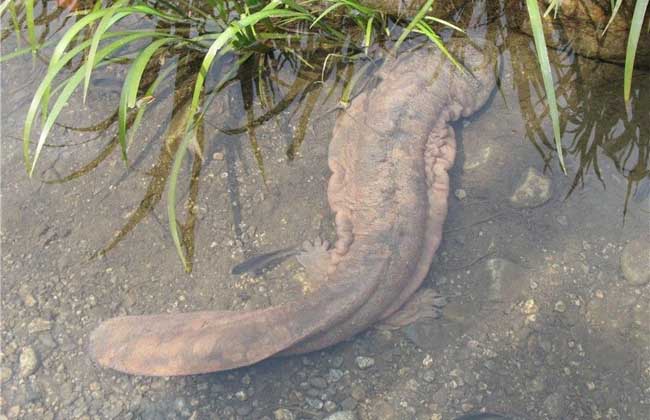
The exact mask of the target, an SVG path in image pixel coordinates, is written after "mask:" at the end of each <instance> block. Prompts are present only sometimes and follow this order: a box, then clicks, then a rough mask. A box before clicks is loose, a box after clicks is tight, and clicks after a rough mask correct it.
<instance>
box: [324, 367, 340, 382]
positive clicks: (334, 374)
mask: <svg viewBox="0 0 650 420" xmlns="http://www.w3.org/2000/svg"><path fill="white" fill-rule="evenodd" d="M343 375H344V373H343V371H342V370H340V369H330V370H329V372H328V373H327V382H329V383H331V384H332V383H334V382H338V381H340V380H341V378H342V377H343Z"/></svg>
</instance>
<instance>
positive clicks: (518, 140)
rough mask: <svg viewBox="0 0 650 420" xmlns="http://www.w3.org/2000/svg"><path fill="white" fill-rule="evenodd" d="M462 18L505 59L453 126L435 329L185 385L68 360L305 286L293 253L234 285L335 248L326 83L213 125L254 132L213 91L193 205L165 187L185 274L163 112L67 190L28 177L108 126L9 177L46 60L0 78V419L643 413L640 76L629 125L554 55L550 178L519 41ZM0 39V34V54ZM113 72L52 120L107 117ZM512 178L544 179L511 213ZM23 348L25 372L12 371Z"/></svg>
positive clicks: (87, 153)
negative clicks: (270, 257)
mask: <svg viewBox="0 0 650 420" xmlns="http://www.w3.org/2000/svg"><path fill="white" fill-rule="evenodd" d="M475 21H476V22H477V23H476V25H475V27H474V28H473V29H472V31H470V35H471V36H473V37H479V38H480V37H484V38H488V39H493V40H496V42H497V44H498V45H499V46H500V48H501V50H502V57H501V59H502V60H501V69H500V84H499V91H498V92H496V93H495V94H494V96H493V98H492V99H491V101H490V102H489V103H488V105H487V106H486V107H485V108H484V109H483V110H482V111H481V112H480V113H478V114H477V115H475V116H473V117H472V118H471V119H470V120H466V121H463V122H461V123H459V124H457V125H456V126H455V127H456V130H457V139H458V141H459V153H458V156H457V160H456V163H455V166H454V168H453V169H452V172H451V182H452V188H451V190H452V192H451V194H450V202H449V217H448V219H447V222H446V224H445V236H444V239H443V243H442V245H441V247H440V248H439V250H438V253H437V256H436V260H435V262H434V264H433V266H432V269H431V272H430V273H429V276H428V278H427V280H426V284H425V287H436V288H437V289H438V290H439V291H440V292H442V293H443V294H444V295H446V296H448V298H449V301H450V302H449V303H448V304H447V306H446V307H445V308H444V309H443V314H442V318H441V319H438V320H430V319H425V320H421V321H418V322H417V323H415V324H413V325H410V326H408V327H406V328H403V329H401V330H397V331H385V330H374V329H373V330H370V331H368V332H367V333H364V334H361V335H360V336H358V337H356V338H354V339H353V340H350V341H347V342H345V343H341V344H339V345H337V346H335V347H333V348H330V349H327V350H324V351H320V352H317V353H313V354H309V355H306V356H303V357H289V358H283V359H274V360H268V361H264V362H262V363H259V364H257V365H255V366H252V367H248V368H243V369H238V370H234V371H231V372H226V373H218V374H210V375H198V376H194V377H186V378H153V379H152V378H142V377H133V376H127V375H123V374H120V373H116V372H113V371H109V370H102V369H99V368H98V367H96V366H94V365H93V364H92V362H91V361H90V359H89V358H88V355H87V353H86V344H87V337H88V334H89V332H90V331H91V330H92V329H93V328H94V327H95V326H96V325H97V324H98V323H99V322H100V321H101V320H104V319H107V318H109V317H113V316H117V315H123V314H143V313H157V312H178V311H190V310H198V309H230V310H243V309H252V308H258V307H264V306H267V305H269V304H276V303H279V302H283V301H287V300H289V299H293V298H296V297H298V296H301V295H302V294H303V293H304V292H305V291H306V290H309V287H310V284H309V283H308V280H307V279H306V278H305V275H304V273H303V272H302V271H301V269H300V268H299V266H298V264H297V263H296V261H295V259H289V260H288V261H286V262H284V263H283V264H281V265H279V266H277V267H275V268H273V269H272V270H269V271H268V272H266V273H265V274H264V275H263V276H259V277H250V276H244V277H239V276H232V275H231V274H230V270H231V268H232V267H233V266H234V265H235V264H237V263H239V262H241V261H243V260H245V259H246V258H247V257H250V256H254V255H257V254H260V253H262V252H267V251H272V250H277V249H281V248H286V247H288V246H293V245H296V244H299V243H301V242H302V241H303V240H304V239H310V238H314V237H317V236H321V237H326V238H330V239H331V238H332V221H331V214H330V212H329V208H328V206H327V201H326V196H325V190H326V181H327V178H328V177H329V171H328V169H327V162H326V158H327V145H328V142H329V139H330V136H331V129H332V127H333V125H334V122H335V117H336V114H337V112H339V111H337V107H338V103H337V101H338V98H339V95H340V91H341V86H340V85H336V84H335V83H334V81H333V80H332V79H333V78H329V79H327V80H325V81H324V83H323V84H320V83H317V81H318V77H319V75H318V74H317V75H316V77H314V75H313V74H312V73H310V72H303V73H301V74H299V75H296V73H295V72H294V71H292V70H291V68H290V66H289V65H285V66H283V67H282V68H281V69H280V71H279V80H280V82H281V83H279V84H278V86H279V89H280V93H281V94H284V95H286V94H287V92H289V91H291V86H292V85H294V83H295V86H296V89H297V91H298V92H303V90H304V92H305V93H304V94H299V95H298V99H302V100H298V99H296V100H294V101H292V102H291V104H290V105H289V106H288V107H287V108H286V109H285V110H283V111H281V112H279V113H278V114H277V115H274V116H273V117H272V118H270V119H269V120H268V121H266V122H265V123H264V124H262V125H260V126H258V127H256V129H255V135H254V136H251V135H249V132H247V131H246V130H239V131H243V132H237V133H232V131H231V133H232V134H227V130H224V128H233V127H245V126H246V125H247V121H249V120H251V119H254V118H255V117H257V116H259V115H262V114H263V113H264V112H265V110H264V108H263V106H262V105H260V104H259V103H254V104H252V108H251V112H252V115H253V118H251V113H250V112H249V113H247V112H246V111H245V110H244V104H245V103H247V101H248V99H247V95H248V94H247V93H246V89H250V87H246V86H245V83H244V82H242V83H241V84H238V83H233V84H232V85H230V86H229V87H228V88H227V89H226V90H225V91H224V93H223V94H222V95H220V96H218V97H217V99H215V101H214V102H213V104H212V105H211V107H210V110H209V112H208V117H207V118H206V121H207V123H206V126H205V145H204V150H203V164H202V165H201V167H200V172H199V169H198V168H197V167H195V168H194V170H195V173H194V177H195V178H196V180H197V182H196V183H195V185H194V190H193V189H192V187H191V186H190V182H189V179H190V173H191V171H192V170H193V169H192V168H191V166H190V165H189V164H188V165H187V167H186V168H185V172H184V177H182V180H183V181H182V182H181V184H182V187H181V192H180V193H179V197H181V198H182V200H185V199H186V198H187V197H188V196H189V197H192V198H193V205H192V206H190V207H191V208H192V210H193V212H192V214H195V216H196V228H195V238H194V259H193V272H192V273H191V274H185V273H184V271H183V267H182V265H181V264H180V262H179V260H178V258H177V256H176V252H175V250H174V246H173V244H172V241H171V238H170V235H169V232H168V226H167V218H166V217H167V216H166V208H165V195H164V187H165V185H164V182H165V179H166V175H165V174H166V171H168V166H169V159H168V153H169V151H168V150H169V147H172V146H170V141H169V140H167V141H165V140H164V139H165V138H166V137H165V130H166V122H167V121H169V119H170V114H171V113H172V108H173V97H172V96H167V97H165V96H162V97H161V98H160V99H159V100H157V101H156V106H154V107H152V108H151V110H150V113H149V114H148V115H147V117H146V118H145V122H144V123H143V125H142V127H141V129H140V131H139V132H138V135H137V137H136V140H135V141H134V144H133V146H132V149H131V150H130V152H129V153H130V156H132V160H131V165H130V166H129V168H128V169H125V166H124V164H123V162H122V161H121V160H120V157H119V153H117V151H116V152H114V153H112V154H110V155H109V156H108V157H107V158H106V159H105V160H103V161H102V162H101V163H100V164H99V165H98V166H97V168H96V169H94V170H92V171H90V172H89V173H87V174H85V175H84V176H81V177H79V178H77V179H74V180H72V181H69V182H65V183H60V184H48V183H45V182H44V181H45V180H52V179H55V178H61V177H64V176H66V175H67V174H69V173H71V172H73V171H74V170H75V169H77V168H80V167H82V166H83V165H85V164H87V163H88V162H90V161H92V160H93V159H95V158H96V156H97V155H98V153H99V152H100V150H101V149H102V148H103V147H105V146H106V145H107V144H108V143H109V142H110V140H111V138H112V133H114V131H110V130H109V131H108V132H106V133H83V132H78V131H75V130H72V129H66V128H63V127H58V128H57V129H56V130H55V131H54V132H53V135H52V137H51V139H50V141H51V142H52V144H57V145H65V144H74V145H73V146H69V147H57V148H55V147H51V148H47V149H46V150H45V151H44V153H43V155H44V156H43V160H42V161H41V162H40V166H39V168H40V169H39V170H38V171H37V173H36V176H35V178H34V179H32V180H30V179H28V178H27V176H26V175H25V171H24V165H23V161H22V148H21V143H20V141H19V138H20V137H21V134H22V124H23V118H24V115H25V113H26V109H27V107H28V105H29V100H30V98H31V94H32V93H33V92H34V90H35V89H36V85H35V82H36V81H38V80H39V77H42V75H43V74H44V65H43V64H42V62H40V61H38V60H36V61H34V62H33V61H32V59H31V57H23V58H18V59H15V60H12V61H9V62H7V63H3V65H2V80H1V82H2V113H1V114H2V117H1V118H2V119H1V120H0V123H1V127H2V157H1V159H2V161H1V162H2V238H1V239H2V286H3V287H2V309H3V328H2V358H3V359H2V365H3V367H2V372H1V373H2V382H3V386H2V414H3V415H5V416H7V417H18V418H26V419H36V418H38V419H49V418H56V419H68V418H115V419H123V418H124V419H128V418H134V419H135V418H144V419H159V418H170V419H173V418H193V419H204V418H205V419H212V418H219V419H221V418H224V419H227V418H241V419H261V418H265V416H266V418H286V419H289V418H296V419H320V418H324V417H326V416H327V415H329V414H330V413H332V412H337V411H351V412H353V415H354V416H356V418H359V419H427V420H428V419H451V418H453V417H454V416H457V415H461V414H463V413H466V412H473V411H479V410H483V409H485V410H487V411H490V412H498V413H503V414H507V415H510V416H512V417H514V418H526V419H547V418H558V419H559V418H561V419H585V418H594V419H598V418H611V419H615V418H622V419H645V418H650V311H649V310H648V308H649V307H650V306H648V303H649V300H650V289H649V288H648V287H649V286H648V285H647V284H634V283H633V282H632V281H630V280H629V278H628V277H629V276H628V277H626V276H625V275H624V274H623V272H622V269H621V263H620V259H621V255H622V254H623V253H624V251H625V250H626V247H628V250H629V245H628V244H630V243H632V242H634V241H639V240H640V241H642V242H641V243H647V241H648V237H649V234H650V226H649V223H648V218H649V214H650V198H649V194H648V190H649V188H648V183H649V182H650V181H649V175H648V174H649V172H650V166H649V163H648V149H649V147H648V142H649V141H650V120H649V119H648V111H647V110H648V109H650V98H649V97H648V96H647V95H643V94H642V93H647V92H650V73H648V72H647V71H643V70H637V71H636V73H635V80H634V89H635V95H634V96H635V97H634V100H633V102H632V106H631V110H629V111H626V109H625V106H624V103H623V101H622V99H621V95H622V87H621V86H622V68H621V67H619V66H617V65H613V64H607V63H602V62H596V61H592V60H587V59H584V58H580V57H576V56H574V55H572V54H571V53H570V52H553V53H552V54H551V55H552V57H551V58H552V60H553V62H554V66H555V69H556V70H557V73H556V80H558V79H561V80H562V84H561V85H559V92H560V94H559V102H560V104H561V106H562V114H563V117H564V118H565V121H566V126H565V128H564V136H563V144H564V145H565V147H566V148H567V150H566V160H567V168H568V174H567V175H566V176H565V175H563V174H562V173H561V171H560V169H559V165H558V162H557V158H556V155H555V153H554V152H553V149H552V145H551V144H550V143H549V141H547V143H545V142H544V140H543V139H540V135H541V136H545V138H546V139H551V138H552V130H551V129H550V124H549V123H548V122H547V121H546V120H545V119H540V116H545V113H544V103H543V101H541V100H540V93H539V92H541V88H540V86H541V84H540V82H539V78H538V77H537V76H536V74H537V64H536V61H535V57H534V51H533V45H532V40H531V39H530V38H529V37H527V36H525V35H522V34H519V33H517V32H514V31H507V30H505V29H504V28H503V27H501V26H498V25H496V24H492V25H487V26H486V25H483V24H482V20H481V18H480V17H478V18H476V19H475ZM14 43H15V40H13V39H12V38H9V39H7V40H6V41H5V42H4V43H3V53H4V52H5V51H10V50H11V49H12V47H13V45H15V44H14ZM173 64H174V63H173V62H171V63H169V65H173ZM26 69H29V70H30V71H29V72H28V71H26ZM123 74H124V70H123V69H122V68H121V67H119V66H115V67H112V68H110V69H109V70H108V71H106V72H105V74H101V75H98V76H97V78H96V79H95V81H94V85H93V89H91V91H90V96H89V98H88V100H87V102H86V104H83V103H82V101H81V96H80V95H76V96H75V97H74V101H71V102H70V104H69V107H68V110H67V111H66V113H65V115H64V116H63V118H62V120H61V121H62V122H63V123H64V124H68V125H73V126H85V125H91V124H93V123H97V122H98V121H101V120H102V119H103V118H105V117H106V116H107V115H109V114H110V113H112V112H113V111H114V109H115V106H116V103H117V101H118V98H119V91H120V88H121V87H120V85H119V83H118V84H116V83H113V82H111V80H113V77H118V78H119V76H123ZM558 76H559V77H558ZM168 87H169V88H170V89H171V88H172V87H173V82H172V81H170V82H169V84H168ZM330 88H333V89H334V93H333V94H331V95H328V93H329V90H330ZM177 96H178V95H177ZM280 96H282V95H280ZM310 107H313V111H311V112H306V111H309V108H310ZM305 113H307V114H309V118H308V119H307V118H306V117H305V118H302V117H301V116H302V115H303V114H305ZM305 122H306V124H305ZM219 129H221V130H219ZM303 130H304V140H302V142H301V143H300V147H299V148H296V149H295V150H297V152H296V153H295V157H294V158H293V159H289V158H288V155H287V151H288V149H289V148H290V145H291V144H292V142H295V141H294V139H296V138H300V133H301V132H302V131H303ZM224 131H226V132H224ZM235 131H237V130H235ZM353 140H354V139H351V141H353ZM261 163H262V164H261ZM531 168H532V172H531ZM529 173H532V174H534V176H535V177H536V179H538V181H539V182H541V184H543V185H548V188H547V189H546V188H541V190H538V191H537V192H536V193H535V194H533V196H532V197H531V198H528V199H526V200H524V201H523V202H516V200H515V202H513V200H514V199H513V197H514V196H515V192H516V190H517V189H518V187H519V185H520V183H521V182H522V180H523V179H524V178H525V177H526V176H527V175H528V174H529ZM142 202H144V203H145V204H147V205H148V204H151V203H154V205H153V209H152V211H151V212H150V213H147V212H143V213H142V216H143V218H142V220H141V222H139V223H137V224H133V230H132V231H131V232H130V233H128V235H126V236H125V237H124V239H123V240H121V241H120V242H119V243H117V244H116V246H115V247H114V248H112V249H111V250H110V251H109V252H108V253H107V254H106V255H105V256H104V257H101V258H91V257H92V256H94V255H95V254H96V253H97V252H98V251H100V250H102V249H104V248H105V247H106V246H107V245H108V244H109V243H110V242H111V240H112V238H113V237H114V235H115V233H116V232H117V231H118V230H119V229H121V228H122V227H123V226H125V225H129V223H133V221H134V220H135V219H134V217H135V216H134V215H138V214H140V213H138V210H137V209H138V206H139V205H141V203H142ZM145 207H146V206H145ZM178 208H179V211H180V210H183V208H184V207H183V203H181V204H179V206H178ZM183 217H185V216H183ZM130 221H131V222H130ZM643 241H645V242H643ZM32 351H33V352H35V355H36V358H37V360H38V363H37V364H36V366H35V367H33V368H32V369H26V368H25V366H28V363H27V362H29V359H30V353H31V352H32ZM21 358H22V359H23V363H22V364H23V367H22V372H21ZM368 365H371V366H368ZM28 367H29V366H28ZM282 416H285V417H282ZM348 418H352V417H348Z"/></svg>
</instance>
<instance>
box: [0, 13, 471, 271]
mask: <svg viewBox="0 0 650 420" xmlns="http://www.w3.org/2000/svg"><path fill="white" fill-rule="evenodd" d="M328 3H329V7H326V8H325V9H324V10H323V8H322V5H321V2H314V1H311V0H307V1H295V0H271V1H257V0H246V1H224V0H205V1H203V2H200V3H196V2H185V1H181V2H168V1H154V0H115V1H111V2H108V3H107V4H106V5H104V4H103V3H102V2H101V1H98V2H96V3H94V4H93V3H90V2H84V1H63V2H62V1H59V2H58V4H59V5H60V6H65V7H67V8H68V9H72V11H73V13H72V15H71V16H74V17H75V21H74V23H72V24H71V25H70V26H69V27H67V28H66V29H65V31H64V33H63V34H62V36H61V37H60V39H59V40H58V41H57V42H56V44H55V46H54V49H53V50H52V52H51V55H50V57H48V58H46V59H45V61H46V62H47V63H48V69H47V72H46V74H45V76H44V77H43V80H42V81H41V83H40V85H39V87H38V89H37V90H36V92H35V94H34V96H33V99H32V102H31V105H30V107H29V110H28V112H27V115H26V118H25V124H24V130H23V155H24V162H25V166H26V169H27V171H28V173H29V175H30V176H32V175H33V174H34V170H35V168H36V167H37V163H38V161H39V158H40V156H41V153H42V151H43V148H44V147H45V145H46V140H47V138H48V136H49V134H50V132H51V130H52V129H53V127H54V125H55V124H56V121H57V119H58V117H59V116H60V114H61V112H62V111H63V109H64V107H65V106H66V105H67V103H68V100H69V99H70V98H71V96H72V95H73V94H74V92H75V91H76V90H77V89H78V88H80V87H81V89H82V92H83V99H84V101H85V99H86V96H87V94H88V90H89V88H90V80H91V77H92V75H93V72H95V71H96V70H98V69H100V68H102V67H105V66H107V65H110V64H113V63H128V70H127V73H126V77H125V79H124V83H123V85H122V90H121V94H120V99H119V103H118V110H117V113H116V115H115V116H113V117H112V118H110V119H109V120H107V121H108V122H110V123H112V122H115V121H116V122H117V126H118V133H117V137H116V141H115V142H111V144H110V145H109V146H107V148H106V149H105V150H103V151H102V153H100V155H98V159H95V160H94V161H93V162H91V163H90V164H89V165H87V167H85V168H82V170H81V171H77V174H80V173H82V172H85V171H87V170H92V168H94V167H96V166H97V165H98V164H99V162H101V161H102V160H103V159H104V158H105V157H106V156H108V154H110V152H111V151H112V150H113V149H114V148H115V147H117V146H118V145H119V148H120V150H121V154H122V159H123V160H124V161H125V162H128V149H129V146H130V145H131V143H132V142H133V141H134V139H135V136H134V133H135V132H136V131H137V129H138V126H139V125H140V123H141V121H142V116H143V113H144V112H145V111H146V109H147V107H148V105H149V104H150V103H151V102H152V101H153V100H155V97H156V95H157V91H156V90H157V88H158V85H159V83H160V78H161V76H163V75H164V70H163V67H164V66H163V65H162V63H163V62H164V61H165V59H166V57H168V56H170V55H172V54H175V53H178V52H179V51H190V53H193V59H194V60H195V61H196V62H197V63H198V65H197V66H196V71H195V77H194V81H193V87H192V89H191V93H190V95H189V98H187V99H188V105H187V106H188V108H187V110H186V113H187V118H186V119H185V124H184V126H183V128H182V130H181V131H180V136H177V135H172V137H173V138H174V139H175V140H174V141H173V142H171V143H168V144H167V146H169V144H172V145H173V147H167V150H173V151H174V156H173V159H172V161H171V162H170V163H171V166H170V169H169V173H168V177H166V178H165V179H166V180H167V182H168V183H169V188H168V196H167V212H168V217H169V228H170V231H171V235H172V238H173V241H174V244H175V246H176V249H177V251H178V254H179V255H180V257H181V259H182V260H183V264H184V266H185V267H186V269H189V263H188V261H187V258H186V252H184V251H183V245H182V244H183V242H184V240H183V238H182V237H183V234H182V233H181V229H180V228H179V222H178V221H177V215H176V204H177V184H178V178H179V174H180V172H181V166H182V164H183V161H184V159H185V157H186V155H187V152H188V150H189V151H191V152H193V153H195V154H197V155H199V156H200V155H201V153H202V152H201V147H200V141H198V140H197V133H198V131H199V130H200V127H201V124H202V122H203V121H202V120H203V116H204V112H205V110H206V109H207V107H208V105H209V104H210V103H211V102H212V100H213V99H214V97H215V95H216V94H218V93H219V92H220V91H221V88H222V87H223V85H224V84H226V83H227V82H228V81H229V80H230V79H231V78H232V77H233V75H235V74H236V73H237V72H238V69H239V68H241V67H242V66H247V67H250V66H251V65H252V66H255V65H257V66H258V67H259V68H258V73H259V74H260V75H262V74H263V73H265V72H264V71H263V67H264V66H265V65H266V64H267V63H268V61H266V60H264V57H265V55H268V54H270V53H272V52H276V51H280V52H281V53H282V54H285V55H287V56H289V57H291V59H295V60H297V61H299V62H301V63H302V64H304V65H306V66H311V67H319V68H320V67H326V66H327V64H328V60H329V61H330V62H331V61H333V60H335V59H339V60H348V61H349V60H357V59H362V58H364V57H365V56H366V55H365V54H366V53H367V52H368V48H369V47H370V46H371V44H372V43H373V42H379V41H380V40H381V39H383V38H385V37H389V36H390V35H391V33H390V28H391V27H390V25H389V24H390V23H391V20H390V19H389V18H388V16H387V15H386V14H385V13H383V12H382V11H380V10H378V9H374V8H372V7H366V6H363V5H362V4H361V3H359V2H357V1H356V0H332V1H329V2H328ZM432 4H433V0H427V1H426V2H425V3H424V5H423V6H422V8H421V10H420V12H419V13H417V15H416V16H415V17H414V18H413V19H410V20H408V21H406V22H405V23H404V26H403V31H402V32H401V35H400V36H399V38H398V40H397V42H396V43H395V45H394V48H398V47H399V45H400V44H401V43H402V42H403V41H404V40H405V39H406V38H407V37H408V36H409V35H410V34H411V33H417V34H423V35H424V36H426V37H427V38H428V39H430V40H431V41H432V42H434V43H435V44H436V45H437V46H438V47H439V48H441V49H442V50H443V51H445V53H446V55H447V56H448V57H449V58H450V59H452V60H455V59H454V58H453V57H452V56H451V54H449V52H447V51H446V48H445V46H444V44H443V42H442V40H441V38H440V37H439V36H438V34H437V32H436V30H435V29H434V27H433V26H432V25H434V24H436V25H437V24H442V25H446V26H448V27H451V28H454V29H458V30H459V28H456V27H455V26H454V25H452V24H450V23H448V22H446V21H444V20H442V19H439V18H437V17H433V16H427V13H428V11H429V10H430V9H431V6H432ZM47 10H48V7H47V1H42V2H40V5H39V4H38V3H36V2H35V1H34V0H24V1H18V0H5V1H4V2H2V4H1V5H0V12H5V11H8V12H9V13H10V15H11V20H12V22H14V24H13V25H14V30H15V31H16V33H17V34H18V35H20V34H21V33H22V32H21V31H20V29H21V28H22V26H21V25H23V24H24V25H25V26H26V28H27V30H26V32H27V41H28V42H27V43H28V47H26V48H22V49H20V50H18V51H16V52H14V53H12V54H10V55H8V56H5V57H3V58H2V59H3V60H6V59H8V58H11V57H14V56H16V55H18V54H26V53H30V52H31V53H32V54H34V55H35V54H37V53H40V52H41V51H43V47H45V46H49V45H50V44H53V42H52V41H50V40H48V39H46V38H45V37H44V36H38V35H37V33H36V30H35V28H36V25H37V22H38V20H39V18H35V17H34V13H35V11H36V13H39V12H40V13H41V15H45V14H46V13H47ZM57 10H59V11H60V10H61V9H57ZM134 17H144V18H146V20H144V21H142V22H140V23H138V24H137V25H135V26H138V27H137V28H135V29H133V28H132V26H134V25H133V24H132V25H131V26H129V25H124V24H121V22H130V21H131V20H132V18H134ZM152 25H153V26H154V27H153V28H152V27H151V26H152ZM124 26H126V28H124ZM299 44H301V45H302V46H301V48H300V49H299V48H296V45H299ZM305 45H307V47H305ZM310 49H314V50H316V49H318V50H321V51H324V52H326V55H324V56H323V57H325V59H324V60H322V61H321V62H320V63H318V64H312V63H310V62H309V60H307V59H305V57H304V55H305V51H308V50H310ZM226 55H234V56H235V57H236V59H235V60H234V65H233V66H230V67H229V68H225V70H222V72H221V74H220V75H219V77H218V80H217V81H216V86H214V87H211V88H210V89H209V90H208V91H206V90H205V85H206V81H207V79H208V77H209V76H210V75H211V69H212V67H213V65H214V64H215V63H216V62H218V61H219V60H220V59H221V58H222V57H224V56H226ZM251 63H253V64H251ZM71 67H72V68H74V70H73V71H72V74H71V75H69V76H67V77H64V76H62V75H63V73H64V69H69V68H71ZM322 71H323V72H324V71H325V69H323V70H322ZM260 77H261V76H260ZM61 79H63V80H61ZM356 80H357V78H354V77H351V78H350V81H351V83H349V85H348V86H347V87H346V89H344V94H343V97H342V98H341V102H342V103H343V104H345V103H347V101H349V95H350V92H351V88H352V85H353V84H354V82H355V81H356ZM257 87H258V93H259V95H258V96H259V97H260V98H263V97H264V92H265V89H264V84H263V83H262V84H258V86H257ZM247 97H248V98H249V99H250V97H251V95H250V94H248V95H247ZM245 102H246V98H245ZM249 105H250V104H249ZM312 106H313V104H312ZM249 108H250V106H249ZM307 114H308V112H307ZM250 115H252V114H250ZM39 116H40V127H39V128H40V132H39V134H38V139H37V141H36V142H35V147H34V149H33V152H32V133H33V131H35V129H36V128H37V127H38V125H39ZM249 123H250V124H249V125H251V126H250V127H247V131H248V132H249V136H250V138H251V145H252V147H253V150H254V151H255V150H257V145H256V140H255V138H254V130H253V129H251V127H253V125H254V121H249ZM300 142H301V140H298V141H296V142H294V145H293V146H292V148H291V149H290V150H289V151H288V152H287V153H288V155H289V157H290V158H291V156H292V155H293V154H294V153H295V150H294V149H295V148H296V147H298V146H299V144H300ZM256 158H257V160H258V165H259V166H260V168H261V171H262V175H263V162H262V160H261V156H260V155H258V154H256ZM165 162H167V160H165ZM165 167H167V166H166V165H165ZM73 176H74V174H73ZM155 190H156V191H159V192H161V191H162V189H161V188H156V189H155ZM158 196H159V194H158V193H156V194H154V195H153V197H158ZM156 201H157V200H156ZM136 214H139V212H136ZM130 225H131V224H130V223H127V226H125V228H124V229H122V230H121V231H120V233H119V234H118V235H117V239H118V240H119V238H121V237H122V236H123V234H124V232H128V231H129V230H130V228H129V226H130ZM112 244H113V243H112ZM112 244H111V245H109V248H110V246H112ZM186 251H187V247H186Z"/></svg>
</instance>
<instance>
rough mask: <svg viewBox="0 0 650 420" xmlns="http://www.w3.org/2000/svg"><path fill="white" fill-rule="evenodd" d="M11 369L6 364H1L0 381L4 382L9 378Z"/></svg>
mask: <svg viewBox="0 0 650 420" xmlns="http://www.w3.org/2000/svg"><path fill="white" fill-rule="evenodd" d="M11 374H12V372H11V369H10V368H8V367H7V366H2V367H1V368H0V383H5V382H7V381H8V380H9V379H11Z"/></svg>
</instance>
